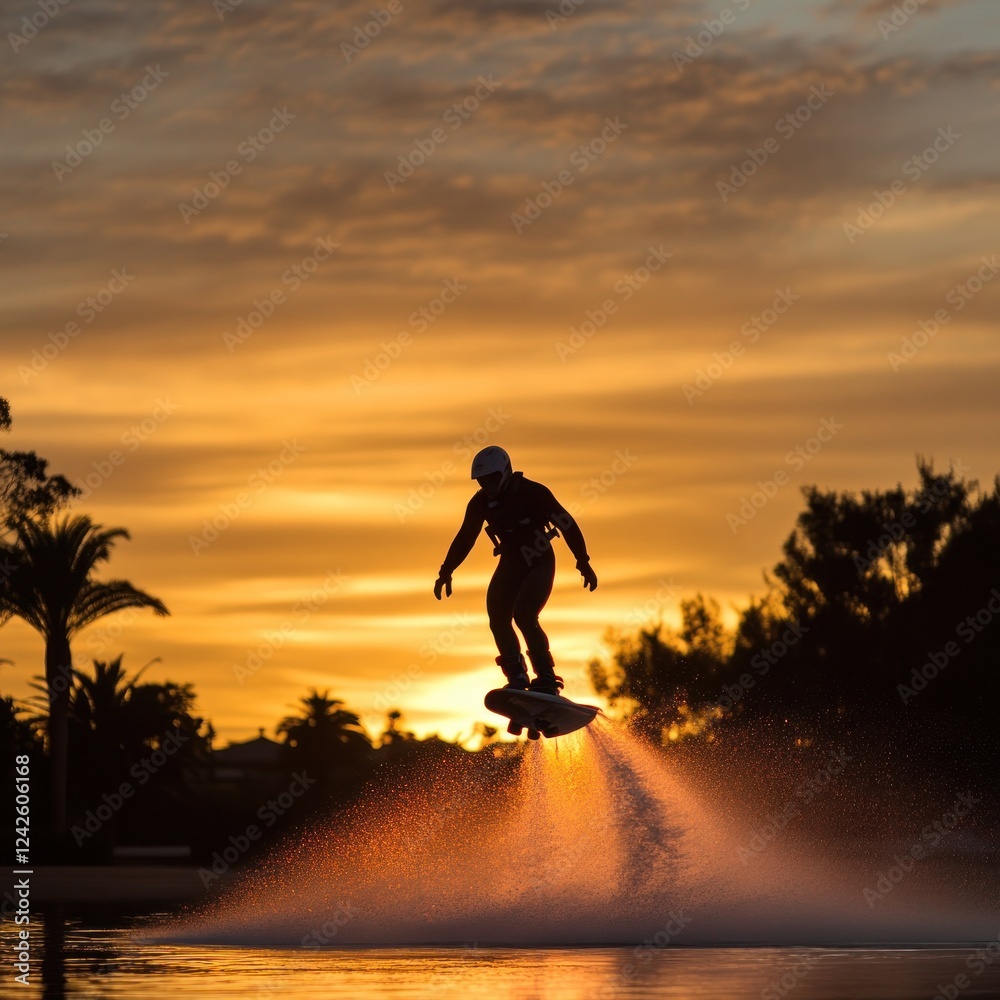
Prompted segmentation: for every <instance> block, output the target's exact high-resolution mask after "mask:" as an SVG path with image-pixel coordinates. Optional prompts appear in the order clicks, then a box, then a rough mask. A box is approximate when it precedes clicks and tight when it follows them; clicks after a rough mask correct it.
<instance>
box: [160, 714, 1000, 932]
mask: <svg viewBox="0 0 1000 1000" xmlns="http://www.w3.org/2000/svg"><path fill="white" fill-rule="evenodd" d="M760 762H761V761H760V759H758V760H756V761H750V762H746V763H744V764H742V765H741V766H742V767H743V768H744V769H746V768H750V767H757V768H760ZM510 764H511V762H510V761H509V760H503V759H497V758H495V757H492V756H491V755H490V754H489V753H488V752H481V753H479V754H474V755H468V757H467V758H466V759H463V760H459V761H457V762H450V763H448V764H446V765H444V766H441V767H439V768H438V769H437V770H434V771H432V772H430V773H428V772H427V771H426V770H425V771H423V772H421V773H419V774H417V775H416V776H415V778H414V779H413V780H411V781H409V782H408V783H405V784H404V785H403V786H401V787H398V788H394V789H392V790H382V791H381V792H380V793H378V794H377V795H372V796H370V797H368V798H366V799H365V800H364V801H362V802H360V803H359V804H358V805H356V806H355V807H353V808H352V809H350V810H348V811H347V813H346V814H345V815H344V816H343V817H341V818H340V819H339V820H338V821H337V822H335V823H331V824H328V825H325V826H317V827H316V828H315V829H314V830H313V831H312V832H311V833H310V834H309V835H308V836H305V837H302V838H300V839H297V840H294V841H290V842H288V843H287V844H285V845H283V846H282V847H280V848H279V849H277V850H276V851H274V852H273V853H272V854H271V855H270V856H269V857H268V858H266V859H265V860H264V861H263V862H261V863H260V864H259V866H258V867H257V868H256V870H254V871H253V872H250V873H248V874H247V875H246V876H245V877H244V878H243V879H242V880H241V881H240V882H239V883H238V884H237V885H236V886H235V887H234V888H232V889H231V890H229V891H228V892H227V893H226V894H225V896H224V897H223V898H222V899H221V900H220V901H219V902H218V903H216V904H214V905H213V906H211V907H210V908H208V909H207V910H205V911H204V912H202V913H200V914H197V915H194V916H189V917H185V918H183V919H181V920H179V921H177V922H174V923H172V924H170V925H168V926H165V927H161V928H159V929H158V930H157V931H156V932H155V936H156V937H158V938H160V939H169V940H172V941H198V942H208V943H232V944H235V943H240V944H258V945H268V944H280V945H297V946H305V947H316V946H332V947H339V946H344V945H357V944H370V945H401V944H446V943H447V944H463V943H464V944H467V945H469V946H484V945H586V944H635V945H641V944H643V942H645V945H644V946H645V947H658V946H662V945H664V944H668V943H669V944H677V945H685V944H719V943H743V944H831V943H838V944H850V943H866V942H867V943H875V942H882V943H885V942H899V941H907V942H915V941H924V942H926V941H969V940H985V939H987V938H988V937H992V936H993V935H995V933H996V927H994V926H992V925H991V924H990V923H989V918H988V917H987V916H986V915H984V914H981V913H977V912H975V911H974V908H972V907H971V906H963V905H961V902H960V901H959V902H952V903H950V904H948V903H945V902H944V901H943V897H942V896H940V895H935V887H933V886H932V887H930V889H928V890H927V892H928V893H930V895H927V893H925V895H924V897H922V898H921V899H917V898H916V897H915V896H914V893H915V892H916V893H917V896H919V895H920V893H919V891H918V889H917V886H918V883H919V881H920V880H919V879H917V878H914V880H913V884H912V885H911V886H910V887H909V888H910V890H911V891H910V892H908V893H907V892H899V893H898V894H897V895H896V896H889V897H887V898H886V899H885V900H884V901H880V902H879V905H878V906H877V907H873V906H872V905H870V904H869V902H866V899H865V897H864V895H863V889H864V887H865V885H866V880H869V879H870V878H871V859H870V858H869V859H860V860H859V861H858V862H857V863H854V864H850V863H848V862H845V860H844V859H843V858H842V857H841V858H837V859H834V858H832V857H829V856H826V855H825V852H823V851H822V850H821V849H819V847H818V845H817V844H816V843H815V841H814V842H813V843H812V844H811V845H810V844H809V843H805V844H803V843H801V840H802V838H801V837H797V836H796V835H795V832H794V830H791V829H782V830H772V831H771V832H772V833H773V836H772V837H771V838H770V839H764V838H762V837H761V835H760V829H759V826H758V827H754V825H753V820H752V815H751V814H752V809H749V810H748V809H742V808H740V807H739V806H738V805H737V806H736V807H734V806H733V803H732V799H733V796H732V795H730V797H729V798H730V801H729V804H728V805H727V804H726V802H725V797H724V796H722V795H720V794H718V793H717V790H715V789H713V779H711V778H710V777H706V776H705V773H704V772H702V773H701V775H700V776H699V775H698V774H697V773H696V772H685V770H684V769H683V768H682V767H681V766H680V765H678V764H675V763H673V762H672V761H671V760H670V759H669V755H664V754H663V753H662V752H660V751H658V750H656V749H653V748H650V747H648V746H646V745H645V744H643V743H641V742H640V741H639V740H638V739H636V738H635V737H634V736H632V735H630V734H629V733H628V732H627V731H626V730H625V729H624V728H622V727H620V726H616V725H614V724H612V723H610V722H608V721H607V720H605V719H598V720H597V721H595V723H594V724H593V725H591V726H590V727H588V728H586V729H584V730H581V731H579V732H577V733H574V734H571V735H570V736H565V737H560V738H559V739H557V740H552V741H548V740H540V741H538V742H537V743H534V744H529V745H528V746H526V747H525V752H524V754H523V755H522V757H521V758H520V760H519V762H517V766H516V767H513V768H512V767H510ZM733 766H734V767H735V765H733ZM714 783H715V784H718V779H717V778H716V779H715V780H714ZM748 816H750V818H749V819H748ZM792 825H793V824H789V826H792ZM755 834H756V840H755V836H754V835H755ZM761 843H763V847H761V846H759V845H760V844H761ZM748 844H750V845H751V847H750V848H749V849H748V847H747V845H748ZM755 844H756V845H757V846H754V845H755ZM879 856H881V855H879ZM927 900H933V902H934V905H933V906H931V905H927ZM145 936H148V934H147V935H145Z"/></svg>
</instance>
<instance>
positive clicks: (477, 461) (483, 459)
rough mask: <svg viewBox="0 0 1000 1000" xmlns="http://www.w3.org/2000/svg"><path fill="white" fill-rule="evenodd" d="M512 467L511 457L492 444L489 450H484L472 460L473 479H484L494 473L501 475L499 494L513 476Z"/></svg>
mask: <svg viewBox="0 0 1000 1000" xmlns="http://www.w3.org/2000/svg"><path fill="white" fill-rule="evenodd" d="M510 470H511V466H510V455H508V454H507V452H505V451H504V450H503V448H499V447H497V445H495V444H491V445H490V446H489V447H487V448H483V450H482V451H481V452H479V454H477V455H476V457H475V458H474V459H473V460H472V477H471V478H472V479H482V478H483V477H484V476H489V475H491V474H492V473H494V472H499V473H500V483H499V485H498V487H497V492H498V493H499V492H500V491H501V490H503V488H504V487H505V486H506V485H507V482H508V480H509V479H510V475H511V471H510Z"/></svg>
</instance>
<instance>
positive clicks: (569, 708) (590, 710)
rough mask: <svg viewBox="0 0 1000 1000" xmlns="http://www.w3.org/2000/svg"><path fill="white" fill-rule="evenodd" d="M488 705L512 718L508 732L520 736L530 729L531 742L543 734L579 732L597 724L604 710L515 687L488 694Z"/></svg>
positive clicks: (558, 696)
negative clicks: (594, 722) (600, 713)
mask: <svg viewBox="0 0 1000 1000" xmlns="http://www.w3.org/2000/svg"><path fill="white" fill-rule="evenodd" d="M484 704H485V705H486V707H487V708H488V709H489V710H490V711H491V712H496V714H497V715H503V716H505V717H506V718H508V719H510V725H509V726H508V727H507V732H508V733H513V734H514V735H515V736H520V735H521V732H522V730H525V729H527V730H528V739H532V740H537V739H538V735H539V733H541V735H542V736H546V737H548V738H549V739H552V738H553V737H556V736H565V735H566V734H567V733H573V732H576V730H577V729H583V727H584V726H586V725H589V724H590V723H591V722H593V721H594V717H595V716H596V715H597V713H598V712H599V711H600V709H599V708H597V707H596V706H594V705H578V704H577V703H576V702H575V701H570V700H569V698H563V697H561V696H560V695H555V694H543V693H542V692H541V691H518V690H515V689H514V688H497V689H496V690H494V691H488V692H487V693H486V698H485V700H484Z"/></svg>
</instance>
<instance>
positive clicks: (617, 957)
mask: <svg viewBox="0 0 1000 1000" xmlns="http://www.w3.org/2000/svg"><path fill="white" fill-rule="evenodd" d="M135 935H136V932H135V930H134V929H130V928H129V927H110V928H109V927H96V926H93V925H91V924H86V923H83V922H79V921H69V922H68V923H67V925H66V926H65V927H64V928H63V929H62V931H61V932H60V930H59V929H58V928H52V927H50V928H49V932H48V933H47V935H46V943H47V953H46V954H45V956H44V958H43V959H41V960H39V959H38V958H36V961H35V962H34V963H33V970H32V982H31V985H30V986H28V987H23V986H19V985H17V984H15V983H14V982H12V973H11V972H10V970H9V966H7V963H6V962H5V966H7V967H6V968H5V969H4V980H3V982H2V983H0V995H2V996H4V997H7V996H10V997H14V996H17V997H21V998H24V1000H34V998H39V1000H41V998H46V1000H47V998H52V997H63V996H65V997H68V998H74V1000H91V998H93V1000H97V998H108V1000H115V998H129V1000H133V998H135V1000H139V998H143V1000H148V998H161V997H162V998H173V997H178V998H196V997H197V998H206V1000H208V998H211V1000H228V998H240V1000H277V998H281V1000H320V998H322V1000H341V998H343V1000H418V998H421V1000H422V998H441V997H445V998H447V997H452V996H453V997H456V998H459V997H460V998H462V1000H479V998H483V1000H487V998H489V1000H611V998H615V1000H653V998H656V1000H668V998H669V1000H687V998H691V997H712V998H715V1000H737V998H738V1000H744V998H747V1000H749V998H753V1000H776V998H784V997H789V996H791V997H794V998H795V1000H839V998H869V1000H882V998H884V1000H934V998H936V997H937V998H944V997H948V998H957V997H962V998H963V1000H967V998H971V997H977V998H982V997H1000V956H998V952H1000V948H994V950H993V952H992V953H991V952H990V951H989V950H984V948H985V947H986V946H984V947H983V948H979V949H978V951H977V948H959V947H954V946H949V947H932V946H914V947H907V948H901V947H898V946H897V947H891V948H889V947H886V948H871V947H869V948H769V947H754V948H750V947H744V948H679V947H667V948H662V949H654V950H652V951H648V950H647V951H645V952H643V953H642V955H643V956H644V957H643V958H642V959H641V960H639V961H636V954H635V948H634V947H609V948H601V947H587V948H538V949H536V948H480V947H474V946H473V947H463V948H430V947H425V948H408V947H396V948H338V949H327V948H319V949H314V950H311V949H302V948H261V947H244V946H221V945H213V946H205V945H190V944H183V945H178V944H165V943H162V942H156V943H154V942H149V941H144V940H141V939H137V938H136V936H135ZM977 954H978V956H979V957H977ZM962 976H964V977H965V979H962V978H960V977H962ZM942 987H944V988H945V992H943V993H942V992H941V988H942Z"/></svg>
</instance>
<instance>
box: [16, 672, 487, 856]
mask: <svg viewBox="0 0 1000 1000" xmlns="http://www.w3.org/2000/svg"><path fill="white" fill-rule="evenodd" d="M142 673H143V671H141V670H140V671H139V672H138V673H137V674H135V675H131V676H130V675H129V674H128V673H127V672H126V671H125V669H124V668H123V666H122V658H121V657H118V658H116V659H114V660H111V661H102V660H95V661H94V663H93V667H92V669H90V670H75V671H74V678H73V684H72V687H71V693H70V703H69V715H68V722H69V727H68V746H69V781H68V785H67V800H66V810H67V816H68V835H67V837H65V838H63V839H62V840H61V841H60V840H58V838H56V837H55V836H54V829H53V825H52V810H51V806H50V795H49V794H48V793H50V792H51V781H52V767H51V759H50V756H49V755H48V753H47V752H46V738H45V734H46V730H47V727H48V725H49V718H48V716H47V713H46V711H45V708H44V705H45V704H46V699H45V698H44V697H42V698H39V699H38V700H37V704H38V709H37V711H36V712H34V713H33V712H31V710H30V709H28V708H25V707H24V706H18V705H17V704H16V703H15V701H14V699H13V698H11V697H9V696H7V697H3V698H0V752H2V753H3V759H4V761H5V762H13V761H15V760H17V759H18V757H21V759H27V760H28V761H30V767H31V791H32V812H31V816H32V857H33V858H34V859H35V861H36V863H42V862H43V861H44V860H49V861H52V860H59V861H68V862H74V863H81V862H84V863H85V862H106V861H108V860H110V859H111V858H112V857H113V856H114V852H115V849H116V848H119V847H129V848H137V847H143V846H147V847H150V848H154V847H155V848H163V847H170V846H175V847H187V848H190V849H191V854H190V858H191V860H193V861H194V862H196V863H199V864H208V863H209V862H211V860H212V859H213V858H214V857H215V856H216V855H217V854H218V855H219V856H222V855H223V854H224V852H226V851H229V852H230V854H231V853H232V851H233V850H234V849H235V848H234V846H233V845H234V844H235V845H242V847H243V850H241V851H240V852H239V856H240V860H242V859H243V855H244V854H250V853H253V851H255V850H257V849H259V848H263V847H267V846H270V844H271V843H273V841H274V835H275V834H276V833H282V834H284V833H287V832H289V831H290V830H291V829H293V828H295V827H298V826H304V825H307V824H308V823H309V822H310V821H311V820H313V819H315V818H316V817H324V816H328V815H329V814H330V813H331V812H333V811H336V810H342V809H344V808H345V807H346V806H348V805H349V804H350V803H351V802H352V801H354V799H355V798H356V797H357V796H358V795H359V793H360V792H361V790H362V789H363V788H364V787H365V786H366V785H367V784H368V783H369V782H372V781H377V782H378V783H379V784H386V783H396V782H401V781H404V780H406V776H407V774H408V773H410V772H412V771H414V770H416V769H419V768H421V767H423V766H431V767H435V768H437V767H441V766H447V762H448V761H449V760H451V759H453V758H455V757H466V756H468V754H469V751H467V750H465V749H463V748H462V747H461V746H459V745H458V744H457V743H449V742H447V741H444V740H441V739H439V738H438V737H436V736H435V737H430V738H428V739H422V740H421V739H418V738H417V737H416V736H414V734H413V733H411V732H409V731H408V730H406V729H405V727H404V726H403V723H402V715H401V713H400V712H398V711H392V712H390V713H389V714H388V715H387V717H386V724H385V729H384V731H383V732H381V733H380V734H378V735H377V736H376V737H374V738H370V737H369V736H368V734H367V733H366V732H365V730H364V728H363V727H362V725H361V722H360V719H359V717H358V715H357V714H356V713H354V712H352V711H350V710H349V709H347V708H346V707H345V706H344V704H343V703H342V702H341V701H339V700H337V699H334V698H331V697H330V695H329V692H320V691H316V690H311V691H309V692H308V693H307V694H306V695H305V696H304V697H302V698H301V699H300V700H299V702H298V704H297V706H296V710H295V711H294V712H292V713H291V714H289V715H287V716H285V717H284V718H283V719H281V720H279V721H278V722H277V723H276V724H275V725H274V726H273V727H272V728H271V733H272V734H273V735H274V736H275V737H277V739H276V740H272V739H269V738H266V737H265V736H264V729H263V728H261V730H260V733H261V735H260V737H258V739H257V740H251V741H247V742H246V743H244V744H240V745H238V746H237V747H236V753H237V754H238V756H237V757H236V758H235V759H234V758H233V757H232V753H233V749H232V748H224V749H222V750H221V751H220V750H219V749H218V748H216V747H215V746H214V739H215V732H214V729H213V727H212V725H211V723H210V722H208V721H207V720H205V719H204V718H202V717H201V716H200V715H198V714H197V712H196V700H195V692H194V688H193V686H192V685H191V684H176V683H173V682H169V681H167V682H163V683H153V682H143V681H141V679H140V678H141V675H142ZM35 686H36V688H37V689H38V690H39V691H40V692H43V691H44V685H42V684H36V685H35ZM496 732H497V731H496V730H495V729H494V728H492V727H488V726H482V725H480V726H478V727H477V730H476V734H477V735H478V736H479V738H480V742H483V743H488V742H490V741H491V740H492V739H493V738H494V737H495V736H496ZM226 867H227V868H228V867H229V864H227V866H226Z"/></svg>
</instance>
